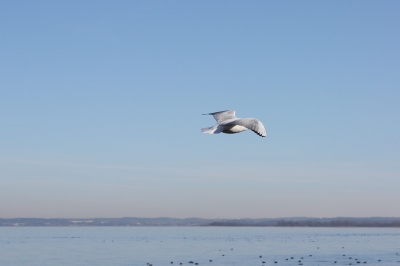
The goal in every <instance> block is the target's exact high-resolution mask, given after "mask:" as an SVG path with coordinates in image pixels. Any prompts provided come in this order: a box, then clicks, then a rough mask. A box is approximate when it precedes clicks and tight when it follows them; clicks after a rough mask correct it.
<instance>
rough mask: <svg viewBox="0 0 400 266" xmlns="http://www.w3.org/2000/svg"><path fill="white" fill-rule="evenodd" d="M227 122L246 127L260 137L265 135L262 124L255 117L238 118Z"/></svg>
mask: <svg viewBox="0 0 400 266" xmlns="http://www.w3.org/2000/svg"><path fill="white" fill-rule="evenodd" d="M227 124H229V125H238V126H243V127H247V128H248V129H250V130H252V131H254V133H256V134H257V135H259V136H261V137H266V136H267V131H266V130H265V127H264V125H263V124H262V123H261V122H260V120H258V119H255V118H239V119H237V120H235V121H232V122H230V123H227Z"/></svg>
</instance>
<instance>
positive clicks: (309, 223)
mask: <svg viewBox="0 0 400 266" xmlns="http://www.w3.org/2000/svg"><path fill="white" fill-rule="evenodd" d="M208 226H259V227H260V226H275V227H400V220H397V221H390V222H376V221H350V220H334V221H323V222H321V221H316V220H301V221H293V220H279V221H276V222H271V223H268V224H265V223H240V222H230V221H225V222H212V223H210V224H208Z"/></svg>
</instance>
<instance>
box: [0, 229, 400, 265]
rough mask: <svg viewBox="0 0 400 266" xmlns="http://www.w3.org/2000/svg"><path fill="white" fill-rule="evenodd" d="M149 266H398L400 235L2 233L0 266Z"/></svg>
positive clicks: (361, 232) (334, 231)
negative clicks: (149, 265)
mask: <svg viewBox="0 0 400 266" xmlns="http://www.w3.org/2000/svg"><path fill="white" fill-rule="evenodd" d="M210 260H212V261H210ZM171 262H172V263H173V264H171ZM189 262H193V263H189ZM148 263H149V264H152V265H153V266H158V265H180V263H182V265H195V263H198V264H197V265H210V266H211V265H213V266H223V265H259V266H262V265H361V264H362V265H398V266H400V228H280V227H0V265H2V266H4V265H7V266H8V265H12V266H25V265H30V266H32V265H41V266H45V265H75V266H76V265H143V266H146V265H148Z"/></svg>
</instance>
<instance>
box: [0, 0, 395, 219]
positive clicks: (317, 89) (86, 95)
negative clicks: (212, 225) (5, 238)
mask: <svg viewBox="0 0 400 266" xmlns="http://www.w3.org/2000/svg"><path fill="white" fill-rule="evenodd" d="M399 13H400V2H399V1H331V2H328V1H323V2H322V1H252V2H245V1H117V2H113V1H96V2H92V1H67V2H57V1H2V2H1V3H0V36H1V38H0V47H1V49H0V184H1V185H0V218H13V217H43V218H64V217H65V218H89V217H177V218H185V217H202V218H262V217H265V218H273V217H295V216H309V217H338V216H346V217H349V216H351V217H370V216H389V217H399V216H400V207H399V204H398V202H400V193H399V188H400V178H399V177H400V139H399V137H398V136H399V132H400V120H399V114H400V104H399V102H400V87H399V84H400V75H399V73H400V49H399V47H400V16H399ZM227 109H231V110H235V111H236V115H237V116H238V117H241V118H246V117H255V118H257V119H259V120H260V121H261V122H262V123H263V124H264V126H265V128H266V129H267V131H268V136H267V137H266V138H260V137H259V136H257V135H256V134H254V133H253V132H251V131H246V132H243V133H240V134H233V135H227V134H219V135H205V134H202V133H201V132H200V129H201V128H204V127H208V126H211V125H213V124H214V123H215V121H214V120H213V118H212V117H211V116H202V115H201V114H204V113H210V112H216V111H222V110H227Z"/></svg>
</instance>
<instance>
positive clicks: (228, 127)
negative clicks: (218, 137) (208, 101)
mask: <svg viewBox="0 0 400 266" xmlns="http://www.w3.org/2000/svg"><path fill="white" fill-rule="evenodd" d="M208 115H213V116H214V118H215V120H216V121H217V124H216V125H215V126H213V127H207V128H203V129H201V131H202V132H203V133H205V134H218V133H221V132H222V133H226V134H235V133H240V132H243V131H245V130H248V129H250V130H252V131H254V132H255V133H256V134H257V135H259V136H261V137H265V136H267V131H266V130H265V128H264V125H263V124H262V123H261V122H260V121H259V120H257V119H255V118H237V117H236V116H235V111H232V110H227V111H221V112H215V113H210V114H208Z"/></svg>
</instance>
